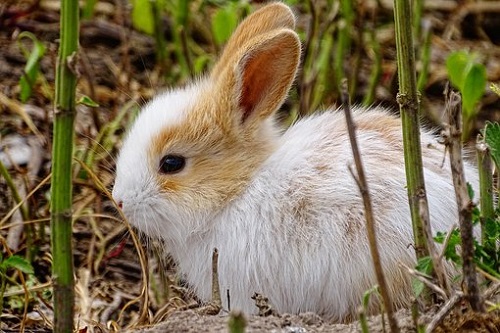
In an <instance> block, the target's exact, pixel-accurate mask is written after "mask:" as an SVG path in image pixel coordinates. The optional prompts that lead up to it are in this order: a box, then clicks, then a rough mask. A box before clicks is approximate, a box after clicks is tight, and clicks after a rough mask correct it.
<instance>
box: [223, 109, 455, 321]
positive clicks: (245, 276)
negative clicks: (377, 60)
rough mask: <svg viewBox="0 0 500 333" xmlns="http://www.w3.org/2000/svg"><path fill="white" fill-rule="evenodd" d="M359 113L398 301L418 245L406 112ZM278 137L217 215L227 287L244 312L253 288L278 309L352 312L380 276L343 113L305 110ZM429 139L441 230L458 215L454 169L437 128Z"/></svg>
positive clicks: (436, 222) (405, 294)
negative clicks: (411, 197)
mask: <svg viewBox="0 0 500 333" xmlns="http://www.w3.org/2000/svg"><path fill="white" fill-rule="evenodd" d="M354 119H355V121H356V123H357V128H358V131H357V137H358V144H359V146H360V150H361V153H362V159H363V164H364V168H365V172H366V174H367V180H368V184H369V189H370V195H371V199H372V204H373V209H374V215H375V220H376V222H377V226H378V228H377V236H378V240H379V249H380V253H381V255H382V264H383V266H384V270H385V274H386V277H387V279H388V284H389V287H390V288H391V289H392V291H393V292H392V294H393V295H394V302H395V304H396V306H403V305H406V304H407V302H408V300H409V299H410V296H411V294H412V291H411V287H410V285H409V277H408V276H407V274H405V273H404V272H403V271H402V269H401V267H400V266H399V263H404V264H405V265H408V266H412V265H414V249H413V247H412V246H411V245H412V244H413V238H412V226H411V219H410V212H409V208H408V203H407V192H406V180H405V171H404V170H405V168H404V157H403V147H402V135H401V126H400V120H399V119H398V118H396V117H394V116H392V115H389V114H388V113H387V112H386V111H384V110H379V111H377V110H374V111H370V112H364V111H361V110H356V111H355V112H354ZM281 140H282V141H281V142H282V143H281V145H280V146H279V148H278V149H277V150H276V151H275V153H274V154H273V155H272V156H271V157H270V158H269V159H268V160H267V161H266V163H265V164H264V165H263V167H262V168H261V169H260V170H259V171H258V173H257V175H256V177H255V179H254V181H252V182H251V183H250V184H249V187H248V189H247V190H246V191H245V192H244V193H243V194H242V195H241V197H240V198H238V199H236V200H235V201H234V202H232V203H231V205H230V207H229V208H228V209H226V210H224V211H223V213H222V214H221V215H220V217H219V218H220V219H221V220H224V221H226V222H224V223H221V224H219V225H220V226H221V229H220V230H218V232H217V233H216V234H217V235H219V237H216V239H215V240H214V245H216V246H217V247H219V249H220V252H221V256H222V257H221V258H222V259H221V261H220V268H219V270H220V271H222V272H223V273H222V274H221V277H222V279H221V286H222V287H223V288H224V287H227V288H228V289H229V290H233V291H234V295H235V297H233V298H232V301H231V302H232V304H233V305H234V306H235V307H240V308H243V309H245V310H247V311H252V309H255V307H254V305H253V303H252V301H251V300H250V299H249V296H250V295H252V294H253V292H260V293H262V294H264V295H266V296H267V297H269V299H270V302H271V304H273V305H274V306H275V307H276V308H277V309H278V310H279V311H285V312H296V313H298V312H304V311H315V312H317V313H319V314H322V315H324V316H325V317H326V318H331V319H334V320H345V319H347V318H348V317H349V316H350V315H353V314H355V313H356V309H357V307H358V306H359V304H360V303H359V302H360V300H361V297H362V295H363V293H364V292H365V291H366V290H367V289H369V288H371V287H372V286H374V285H375V284H376V283H377V282H376V278H375V275H374V272H373V265H372V262H371V255H370V251H369V246H368V241H367V238H366V232H365V230H366V228H365V218H364V208H363V202H362V199H361V196H360V193H359V189H358V187H357V185H356V182H355V180H354V178H353V176H352V175H351V173H350V171H349V165H352V164H353V158H352V153H351V146H350V142H349V138H348V135H347V131H346V127H345V119H344V115H343V113H342V112H330V111H328V112H325V113H323V114H319V115H316V116H312V117H309V118H306V119H304V120H301V121H299V122H298V123H297V124H295V125H294V126H292V127H291V128H290V129H289V130H288V131H287V132H285V134H284V135H283V137H282V139H281ZM422 142H423V154H424V159H426V161H425V162H424V164H425V166H426V169H425V177H426V186H427V192H428V197H429V205H430V213H431V220H432V222H433V227H434V232H435V231H436V230H440V231H447V230H448V229H449V226H450V225H451V224H452V223H455V222H456V215H457V214H456V209H455V206H456V205H455V201H454V200H455V199H454V198H455V197H454V192H453V187H452V185H451V176H450V174H449V168H448V166H447V164H446V163H445V164H444V165H442V162H443V158H444V155H443V154H444V152H443V149H442V147H441V146H440V145H438V144H437V142H436V140H435V138H434V137H433V136H432V135H430V134H428V133H425V132H424V133H423V134H422ZM228 233H229V234H230V235H228ZM228 239H229V240H230V241H229V242H228V241H227V240H228ZM225 256H227V257H226V259H227V260H224V259H223V258H224V257H225ZM238 295H247V296H248V298H247V299H244V298H239V297H238Z"/></svg>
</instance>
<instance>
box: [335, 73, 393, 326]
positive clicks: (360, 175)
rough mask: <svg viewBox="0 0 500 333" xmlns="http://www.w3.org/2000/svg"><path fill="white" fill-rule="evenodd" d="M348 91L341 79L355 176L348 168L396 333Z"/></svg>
mask: <svg viewBox="0 0 500 333" xmlns="http://www.w3.org/2000/svg"><path fill="white" fill-rule="evenodd" d="M348 91H349V90H348V88H347V80H346V79H343V80H342V83H341V99H342V106H343V109H344V113H345V117H346V122H347V130H348V132H349V141H350V142H351V148H352V154H353V156H354V163H355V165H356V172H357V176H356V175H354V172H353V171H352V169H351V168H349V170H350V171H351V174H352V175H353V177H354V179H355V180H356V183H357V184H358V187H359V191H360V192H361V196H362V198H363V204H364V208H365V219H366V229H367V234H368V242H369V244H370V252H371V255H372V259H373V266H374V269H375V275H376V276H377V282H378V285H379V287H380V294H381V295H382V300H383V301H384V307H385V310H386V312H387V317H388V318H389V326H390V328H391V332H393V333H397V332H399V326H398V323H397V321H396V318H395V317H394V309H393V304H392V300H391V296H390V295H389V288H388V287H387V283H386V280H385V276H384V271H383V269H382V264H381V261H380V255H379V252H378V246H377V237H376V230H375V219H374V217H373V209H372V204H371V198H370V191H369V189H368V184H367V181H366V177H365V171H364V168H363V163H362V161H361V154H360V152H359V148H358V142H357V139H356V129H355V124H354V121H353V120H352V115H351V107H350V104H349V93H348Z"/></svg>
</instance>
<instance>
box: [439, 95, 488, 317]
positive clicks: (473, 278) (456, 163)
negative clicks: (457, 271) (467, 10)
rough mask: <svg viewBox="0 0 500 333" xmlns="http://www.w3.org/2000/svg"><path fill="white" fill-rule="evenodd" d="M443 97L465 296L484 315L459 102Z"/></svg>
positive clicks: (456, 99)
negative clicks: (464, 161)
mask: <svg viewBox="0 0 500 333" xmlns="http://www.w3.org/2000/svg"><path fill="white" fill-rule="evenodd" d="M445 96H446V112H447V115H448V122H449V125H448V133H447V134H448V137H447V138H446V144H447V146H448V150H449V152H450V165H451V172H452V176H453V185H454V187H455V195H456V199H457V206H458V213H459V225H460V236H461V237H462V260H463V275H464V281H465V287H466V292H465V295H466V298H467V300H468V301H469V303H470V305H471V308H472V310H473V311H476V312H485V311H486V310H485V306H484V300H483V299H482V297H481V294H480V292H479V286H478V282H477V275H476V268H475V264H474V238H473V233H472V209H473V208H474V203H473V202H472V200H471V199H470V197H469V193H468V190H467V183H466V181H465V175H464V168H463V162H462V144H461V135H462V131H461V124H462V99H461V97H460V94H459V93H457V92H455V91H452V90H451V89H446V92H445Z"/></svg>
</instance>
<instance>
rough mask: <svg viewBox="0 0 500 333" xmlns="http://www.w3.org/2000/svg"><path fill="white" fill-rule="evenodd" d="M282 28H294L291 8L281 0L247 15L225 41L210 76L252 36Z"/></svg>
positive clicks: (221, 68)
mask: <svg viewBox="0 0 500 333" xmlns="http://www.w3.org/2000/svg"><path fill="white" fill-rule="evenodd" d="M283 28H287V29H292V30H293V29H295V16H294V14H293V12H292V10H291V9H290V8H289V7H288V6H286V5H285V4H282V3H281V2H274V3H271V4H269V5H266V6H264V7H262V8H260V9H259V10H257V11H255V12H254V13H252V14H250V15H249V16H247V18H245V20H243V21H242V22H241V23H240V25H239V26H238V28H236V31H235V32H234V33H233V35H232V36H231V38H230V39H229V41H228V42H227V44H226V47H225V48H224V52H223V53H222V55H221V57H220V59H219V61H218V62H217V64H216V65H215V67H214V69H213V70H212V78H214V79H215V78H217V77H218V76H219V75H220V74H221V73H222V72H223V69H224V67H226V66H227V65H228V63H230V60H231V58H232V57H234V55H235V54H236V53H237V52H238V50H239V49H240V48H242V47H243V46H244V45H245V44H246V43H248V41H250V40H251V39H252V38H254V37H255V36H258V35H262V34H265V33H268V32H270V31H272V30H277V29H283Z"/></svg>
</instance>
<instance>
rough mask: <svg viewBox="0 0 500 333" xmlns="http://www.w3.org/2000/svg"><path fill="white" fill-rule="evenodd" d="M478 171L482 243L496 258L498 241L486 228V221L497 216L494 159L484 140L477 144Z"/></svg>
mask: <svg viewBox="0 0 500 333" xmlns="http://www.w3.org/2000/svg"><path fill="white" fill-rule="evenodd" d="M476 149H477V160H478V163H477V164H478V171H479V206H480V208H481V217H480V221H481V243H482V244H483V246H484V250H485V251H486V252H487V253H488V254H490V255H491V256H492V258H496V253H497V249H496V243H495V241H494V240H490V239H489V237H488V233H487V230H486V223H487V221H489V220H492V219H493V218H494V216H495V206H494V200H493V174H492V163H491V162H492V161H491V155H490V152H489V149H488V146H487V145H486V144H485V143H484V142H478V144H477V145H476Z"/></svg>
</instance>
